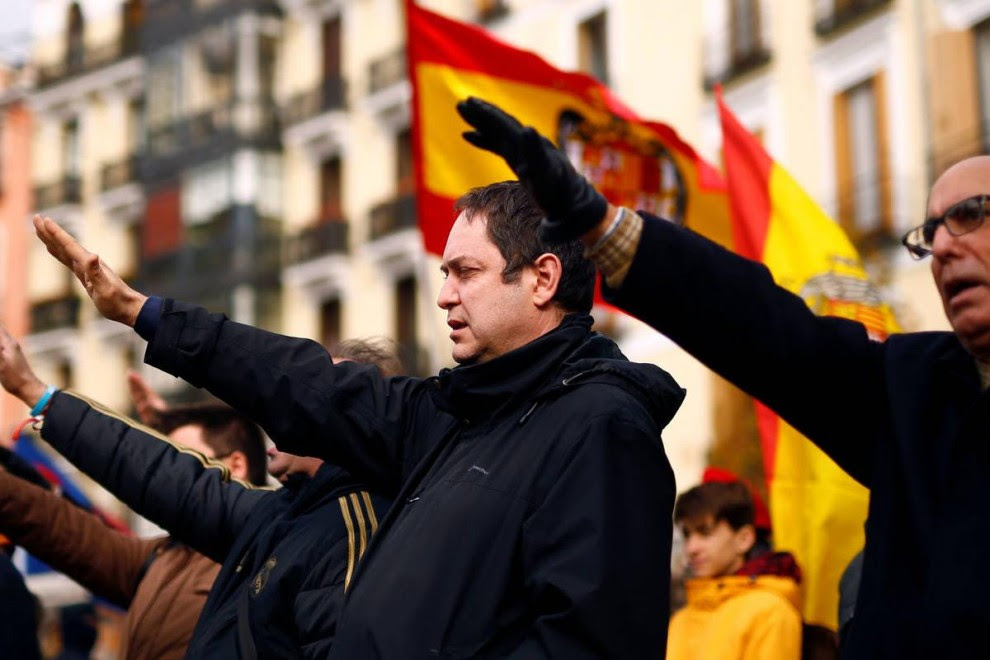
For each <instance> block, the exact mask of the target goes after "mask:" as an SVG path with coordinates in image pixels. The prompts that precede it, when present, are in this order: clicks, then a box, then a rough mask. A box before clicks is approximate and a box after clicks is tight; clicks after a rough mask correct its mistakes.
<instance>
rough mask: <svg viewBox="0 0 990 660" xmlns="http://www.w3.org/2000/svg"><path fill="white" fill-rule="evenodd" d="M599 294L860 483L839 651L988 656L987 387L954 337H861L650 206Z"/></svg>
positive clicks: (858, 330) (859, 330) (853, 326)
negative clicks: (860, 510) (862, 517)
mask: <svg viewBox="0 0 990 660" xmlns="http://www.w3.org/2000/svg"><path fill="white" fill-rule="evenodd" d="M644 215H645V214H644ZM606 297H607V299H609V300H610V301H611V302H614V303H615V304H617V305H618V306H620V307H621V308H623V309H625V310H627V311H629V312H631V313H632V314H634V315H636V316H638V317H639V318H641V319H642V320H644V321H646V322H647V323H649V324H650V325H651V326H653V327H654V328H656V329H657V330H659V331H660V332H662V333H664V334H665V335H667V336H668V337H669V338H671V339H672V340H674V341H675V342H677V343H678V344H680V345H681V346H683V347H684V348H685V349H686V350H687V351H688V352H689V353H691V354H692V355H694V356H695V357H697V358H698V359H700V360H701V361H702V362H704V363H705V364H707V365H708V366H709V367H711V368H712V369H713V370H714V371H716V372H718V373H719V374H721V375H722V376H724V377H725V378H727V379H728V380H730V381H731V382H733V383H735V384H736V385H738V386H739V387H741V388H742V389H744V390H745V391H747V392H748V393H749V394H751V395H753V396H755V397H756V398H757V399H759V400H760V401H762V402H763V403H765V404H767V405H768V406H770V407H771V408H773V409H774V410H775V411H776V412H777V413H779V414H780V415H781V416H782V417H783V418H784V419H785V420H787V421H788V422H789V423H790V424H792V425H793V426H794V427H795V428H796V429H798V430H799V431H801V432H802V433H804V434H805V435H806V436H807V437H808V438H810V439H811V440H812V441H814V442H815V443H816V444H817V445H818V446H819V447H821V448H822V450H823V451H825V453H827V454H828V455H829V456H831V457H832V459H833V460H835V462H836V463H837V464H838V465H839V466H841V467H842V468H843V469H844V470H846V471H847V472H848V473H849V474H850V475H852V476H853V477H854V478H855V479H856V480H858V481H859V482H860V483H862V484H863V485H865V486H866V487H868V488H869V489H870V505H869V517H868V520H867V523H866V548H865V552H864V559H863V574H862V583H861V585H860V590H859V594H858V599H857V604H856V615H855V618H854V620H853V623H852V628H851V631H850V636H849V639H848V641H846V642H845V643H844V647H843V655H844V656H845V657H849V658H932V657H946V658H977V657H981V658H982V657H986V656H987V648H988V643H987V631H988V630H990V598H988V595H990V571H988V570H987V560H986V555H987V553H986V549H987V548H988V547H990V515H988V513H987V506H986V500H987V498H988V495H990V441H988V439H990V394H988V393H987V392H983V391H981V388H980V381H979V376H978V373H977V369H976V364H975V361H974V359H973V357H972V356H970V355H969V354H968V353H967V352H966V351H965V350H964V349H963V347H962V345H961V344H960V343H959V341H958V340H957V339H956V338H955V336H954V335H953V334H951V333H947V332H921V333H910V334H904V335H894V336H892V337H890V338H889V339H887V341H885V342H883V343H880V342H875V341H872V340H870V338H869V337H868V336H867V333H866V330H865V329H864V327H863V326H862V325H860V324H859V323H855V322H853V321H848V320H845V319H838V318H828V317H818V316H815V315H814V314H813V313H812V312H811V311H810V310H809V309H808V307H807V305H806V304H805V303H804V301H803V300H802V299H801V298H799V297H798V296H795V295H793V294H791V293H789V292H788V291H786V290H785V289H782V288H780V287H778V286H776V285H775V284H774V282H773V279H772V277H771V275H770V273H769V271H768V270H767V269H766V268H765V267H763V266H762V265H760V264H757V263H755V262H752V261H749V260H747V259H743V258H742V257H739V256H737V255H734V254H732V253H730V252H728V251H726V250H724V249H722V248H721V247H719V246H717V245H715V244H714V243H712V242H710V241H708V240H706V239H704V238H702V237H700V236H698V235H697V234H694V233H692V232H690V231H688V230H685V229H683V228H681V227H677V226H675V225H673V224H671V223H668V222H664V221H662V220H659V219H657V218H652V217H650V216H646V222H645V227H644V229H643V237H642V241H641V243H640V246H639V251H638V252H637V254H636V257H635V259H634V261H633V264H632V267H631V269H630V271H629V273H628V275H627V277H626V279H625V281H624V282H623V284H622V287H621V289H619V290H606Z"/></svg>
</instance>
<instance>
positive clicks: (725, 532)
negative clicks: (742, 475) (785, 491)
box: [667, 475, 801, 660]
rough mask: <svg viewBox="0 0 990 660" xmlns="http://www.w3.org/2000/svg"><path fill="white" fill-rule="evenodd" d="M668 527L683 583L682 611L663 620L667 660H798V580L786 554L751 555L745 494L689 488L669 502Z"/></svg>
mask: <svg viewBox="0 0 990 660" xmlns="http://www.w3.org/2000/svg"><path fill="white" fill-rule="evenodd" d="M722 476H725V475H722ZM674 522H675V523H676V524H677V526H678V527H680V528H681V530H682V533H683V536H684V552H685V554H686V555H687V561H688V567H689V574H690V575H691V578H690V579H688V580H687V581H686V583H685V588H686V596H687V604H686V605H685V607H684V608H683V609H681V610H680V611H678V612H676V613H675V614H674V615H673V617H671V621H670V632H669V636H668V642H667V657H668V658H670V659H671V660H702V659H707V658H738V659H739V660H750V659H752V660H756V659H758V658H780V659H781V660H786V659H789V658H792V659H794V660H797V658H800V657H801V613H800V605H801V601H800V591H799V587H798V585H799V583H800V580H801V572H800V569H799V568H798V566H797V564H796V563H795V561H794V558H793V557H792V556H791V555H790V554H788V553H775V552H772V551H770V550H769V549H768V548H767V547H762V548H758V547H757V533H756V526H755V509H754V506H753V498H752V496H751V494H750V492H749V489H748V488H747V487H746V486H745V485H743V484H742V483H740V482H738V481H712V482H709V483H704V484H702V485H700V486H696V487H694V488H692V489H691V490H688V491H687V492H685V493H682V494H681V495H680V496H679V497H678V498H677V502H676V504H675V506H674Z"/></svg>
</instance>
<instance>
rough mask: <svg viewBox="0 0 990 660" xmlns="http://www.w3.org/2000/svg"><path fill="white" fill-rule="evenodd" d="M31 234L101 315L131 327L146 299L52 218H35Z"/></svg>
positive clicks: (37, 216) (38, 216) (146, 297)
mask: <svg viewBox="0 0 990 660" xmlns="http://www.w3.org/2000/svg"><path fill="white" fill-rule="evenodd" d="M34 230H35V233H37V234H38V238H40V239H41V242H42V243H44V244H45V247H46V248H48V252H49V253H50V254H51V255H52V256H53V257H55V258H56V259H58V260H59V261H61V262H62V264H64V265H65V266H66V267H67V268H69V270H71V271H72V272H73V273H74V274H75V276H76V278H78V280H79V281H80V282H82V285H83V287H84V288H85V289H86V293H87V294H88V295H89V297H90V298H91V299H92V300H93V303H94V304H95V305H96V309H98V310H99V312H100V314H102V315H103V316H105V317H106V318H108V319H110V320H111V321H118V322H120V323H123V324H125V325H129V326H132V327H133V326H134V323H135V321H137V316H138V312H140V311H141V307H142V306H143V305H144V302H145V301H146V300H147V299H148V296H146V295H144V294H142V293H140V292H138V291H135V290H134V289H132V288H131V287H130V286H128V285H127V283H126V282H124V280H122V279H120V277H119V276H118V275H117V273H115V272H113V270H111V269H110V267H109V266H107V265H106V264H105V263H103V261H101V260H100V257H99V256H98V255H97V254H95V253H93V252H90V251H89V250H87V249H86V248H84V247H83V246H82V245H80V244H79V241H77V240H76V239H74V238H73V237H72V236H71V235H70V234H69V232H67V231H65V230H64V229H62V228H61V227H59V226H58V224H57V223H56V222H55V221H54V220H52V219H51V218H44V217H42V216H40V215H36V216H34Z"/></svg>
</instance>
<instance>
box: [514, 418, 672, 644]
mask: <svg viewBox="0 0 990 660" xmlns="http://www.w3.org/2000/svg"><path fill="white" fill-rule="evenodd" d="M630 405H631V406H634V405H635V404H630ZM585 422H587V423H584V422H582V427H583V428H584V429H586V430H585V431H580V430H578V429H575V430H574V432H575V433H583V434H584V438H583V439H582V440H581V441H579V442H578V443H577V444H576V446H575V448H574V450H573V453H572V455H571V456H569V457H568V459H567V462H566V465H565V466H564V468H563V470H562V472H561V473H560V475H559V476H558V478H557V479H556V481H555V482H554V485H553V487H552V488H551V490H550V491H549V493H548V495H547V497H546V498H545V500H544V501H543V502H542V503H541V505H540V506H539V508H538V509H536V511H535V512H534V513H533V514H532V515H531V516H530V517H529V519H528V520H527V521H526V523H525V526H524V528H523V538H522V548H523V549H522V556H523V566H522V571H523V580H524V584H525V588H526V590H527V591H528V592H529V597H528V599H527V600H528V602H530V603H532V607H533V610H534V617H535V618H534V621H533V623H532V624H531V626H530V628H529V630H528V631H527V633H526V635H525V638H524V640H523V642H522V643H521V645H520V646H519V647H518V648H516V649H514V650H513V651H512V652H510V653H509V654H508V657H512V658H575V659H578V658H662V657H663V656H664V653H665V649H666V640H667V626H666V622H667V617H668V614H669V609H670V604H669V600H668V590H669V586H670V565H669V560H670V544H671V538H672V533H673V529H672V523H671V520H670V515H669V511H670V510H671V508H672V507H673V499H674V475H673V472H672V471H671V468H670V464H669V463H668V462H667V458H666V456H665V454H664V452H663V448H662V447H661V445H660V440H659V437H660V431H659V429H658V428H656V427H655V426H653V425H652V424H648V423H646V422H644V421H642V420H637V419H635V418H634V417H633V416H632V415H623V416H622V417H618V416H616V415H607V416H599V417H597V418H594V419H592V420H590V422H588V421H587V420H585Z"/></svg>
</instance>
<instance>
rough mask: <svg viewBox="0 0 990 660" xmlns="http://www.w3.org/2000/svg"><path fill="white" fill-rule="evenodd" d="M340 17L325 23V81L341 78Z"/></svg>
mask: <svg viewBox="0 0 990 660" xmlns="http://www.w3.org/2000/svg"><path fill="white" fill-rule="evenodd" d="M340 76H341V62H340V16H339V15H337V16H334V17H333V18H329V19H327V20H325V21H324V22H323V79H324V80H328V79H331V78H340Z"/></svg>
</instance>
